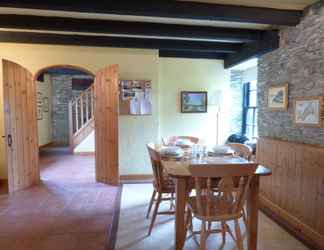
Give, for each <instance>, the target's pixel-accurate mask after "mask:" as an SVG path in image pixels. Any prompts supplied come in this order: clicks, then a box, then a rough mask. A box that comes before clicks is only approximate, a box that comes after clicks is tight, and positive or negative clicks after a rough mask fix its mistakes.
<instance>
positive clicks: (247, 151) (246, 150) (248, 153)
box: [227, 143, 253, 161]
mask: <svg viewBox="0 0 324 250" xmlns="http://www.w3.org/2000/svg"><path fill="white" fill-rule="evenodd" d="M227 146H229V147H230V148H231V149H233V150H234V152H235V153H236V154H237V155H238V156H241V157H243V158H244V159H246V160H248V161H250V160H251V158H252V154H253V150H252V148H251V147H250V146H248V145H246V144H242V143H228V144H227Z"/></svg>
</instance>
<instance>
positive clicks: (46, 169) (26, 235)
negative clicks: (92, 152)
mask: <svg viewBox="0 0 324 250" xmlns="http://www.w3.org/2000/svg"><path fill="white" fill-rule="evenodd" d="M41 165H42V171H41V179H42V185H40V186H37V187H32V188H30V189H27V190H24V191H21V192H17V193H15V194H14V195H10V196H8V195H0V249H1V250H52V249H53V250H83V249H86V250H103V249H105V245H106V241H107V232H108V228H109V226H110V225H111V222H112V214H113V211H114V206H115V199H116V196H117V192H118V188H116V187H111V186H108V185H104V184H99V183H95V181H94V180H95V177H94V158H93V157H91V156H73V155H62V156H46V157H44V158H42V159H41Z"/></svg>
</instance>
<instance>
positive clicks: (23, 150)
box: [2, 60, 40, 192]
mask: <svg viewBox="0 0 324 250" xmlns="http://www.w3.org/2000/svg"><path fill="white" fill-rule="evenodd" d="M2 65H3V87H4V111H5V133H6V142H7V143H6V163H7V164H6V165H7V166H8V180H9V192H13V191H17V190H20V189H23V188H26V187H29V186H31V185H32V184H35V183H38V182H39V180H40V177H39V163H38V141H37V138H38V136H37V117H36V85H35V81H33V76H32V74H31V73H30V72H28V70H26V69H24V68H23V67H21V66H20V65H18V64H15V63H13V62H10V61H6V60H3V61H2ZM10 138H12V139H10ZM10 141H11V142H10Z"/></svg>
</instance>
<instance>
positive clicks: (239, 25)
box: [0, 7, 270, 30]
mask: <svg viewBox="0 0 324 250" xmlns="http://www.w3.org/2000/svg"><path fill="white" fill-rule="evenodd" d="M0 14H13V15H33V16H53V17H70V18H85V19H98V20H116V21H128V22H152V23H168V24H183V25H201V26H211V27H229V28H240V29H259V30H262V29H269V28H270V25H267V24H255V23H238V22H223V21H211V20H194V19H184V18H163V17H148V16H131V15H113V14H97V13H84V12H73V11H56V10H55V11H54V10H39V9H20V8H7V7H0Z"/></svg>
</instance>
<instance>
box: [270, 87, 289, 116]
mask: <svg viewBox="0 0 324 250" xmlns="http://www.w3.org/2000/svg"><path fill="white" fill-rule="evenodd" d="M288 85H289V84H288V83H284V84H280V85H274V86H271V87H269V89H268V92H267V101H268V108H269V109H271V110H279V111H280V110H281V111H287V110H288Z"/></svg>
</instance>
